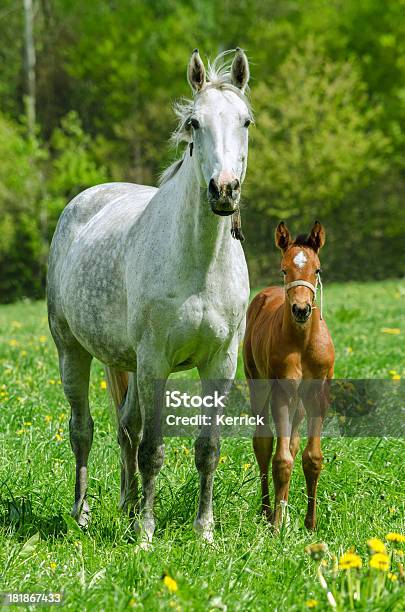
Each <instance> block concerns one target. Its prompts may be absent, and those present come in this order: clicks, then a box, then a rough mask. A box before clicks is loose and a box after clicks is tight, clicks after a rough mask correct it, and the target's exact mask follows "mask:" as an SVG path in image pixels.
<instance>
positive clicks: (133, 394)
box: [118, 373, 142, 515]
mask: <svg viewBox="0 0 405 612" xmlns="http://www.w3.org/2000/svg"><path fill="white" fill-rule="evenodd" d="M118 418H119V424H118V442H119V445H120V447H121V498H120V508H121V509H122V510H124V511H125V512H128V514H130V515H133V514H134V512H135V511H136V510H137V508H138V503H139V500H138V476H137V471H138V447H139V443H140V440H141V430H142V417H141V412H140V408H139V400H138V387H137V381H136V375H135V374H133V373H131V374H130V375H129V384H128V391H127V394H126V396H125V398H124V401H123V404H122V406H121V407H120V409H119V417H118Z"/></svg>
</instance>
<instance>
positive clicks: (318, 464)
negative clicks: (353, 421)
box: [302, 393, 326, 529]
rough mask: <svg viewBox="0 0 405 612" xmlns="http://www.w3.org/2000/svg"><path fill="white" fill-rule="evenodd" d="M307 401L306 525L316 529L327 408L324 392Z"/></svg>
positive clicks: (304, 466) (304, 468)
mask: <svg viewBox="0 0 405 612" xmlns="http://www.w3.org/2000/svg"><path fill="white" fill-rule="evenodd" d="M311 395H312V397H310V398H309V399H307V400H306V401H305V409H306V412H307V418H308V443H307V445H306V447H305V449H304V452H303V453H302V467H303V470H304V474H305V480H306V484H307V495H308V509H307V515H306V517H305V526H306V527H307V528H308V529H315V525H316V492H317V487H318V481H319V476H320V473H321V470H322V461H323V455H322V450H321V432H322V424H323V419H324V413H325V412H324V411H325V409H326V404H325V399H326V398H324V397H323V394H322V393H321V394H319V393H315V394H311Z"/></svg>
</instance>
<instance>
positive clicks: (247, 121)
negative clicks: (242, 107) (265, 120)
mask: <svg viewBox="0 0 405 612" xmlns="http://www.w3.org/2000/svg"><path fill="white" fill-rule="evenodd" d="M251 123H252V122H251V120H250V119H246V121H245V123H244V124H243V127H245V128H248V127H249V125H250V124H251Z"/></svg>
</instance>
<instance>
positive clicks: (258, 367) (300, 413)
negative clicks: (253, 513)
mask: <svg viewBox="0 0 405 612" xmlns="http://www.w3.org/2000/svg"><path fill="white" fill-rule="evenodd" d="M324 243H325V232H324V229H323V227H322V225H321V224H320V223H318V222H315V224H314V226H313V228H312V230H311V232H310V234H309V235H308V236H298V238H297V239H296V240H295V241H293V240H292V239H291V236H290V233H289V231H288V229H287V227H286V225H285V224H284V223H283V222H281V223H279V225H278V226H277V229H276V245H277V247H278V248H279V249H280V250H281V251H282V261H281V270H282V273H283V274H284V282H285V286H284V288H282V287H268V288H267V289H263V291H261V292H260V293H259V294H258V295H257V296H256V297H255V298H254V300H253V301H252V303H251V304H250V307H249V310H248V313H247V329H246V334H245V341H244V347H243V356H244V363H245V374H246V378H247V379H248V384H249V391H250V401H251V408H252V412H253V414H254V415H255V416H256V415H260V416H263V417H264V419H263V420H264V423H265V424H264V425H258V427H257V428H256V431H255V434H254V437H253V448H254V451H255V455H256V459H257V462H258V464H259V469H260V478H261V486H262V511H263V513H264V514H265V516H266V517H267V519H268V520H269V521H271V522H272V523H273V524H274V526H275V527H278V526H279V524H280V521H281V519H282V509H283V505H284V506H285V505H286V504H287V501H288V491H289V485H290V478H291V472H292V468H293V463H294V459H295V456H296V454H297V452H298V449H299V444H300V437H299V432H298V428H299V425H300V423H301V421H302V419H303V418H304V414H305V412H306V413H307V417H308V443H307V445H306V447H305V450H304V452H303V455H302V465H303V469H304V474H305V479H306V483H307V493H308V510H307V515H306V519H305V525H306V526H307V527H308V528H309V529H314V528H315V520H316V518H315V512H316V489H317V485H318V480H319V475H320V472H321V466H322V452H321V440H320V435H321V430H322V422H323V418H324V414H325V411H326V407H327V403H328V380H329V379H331V378H332V376H333V367H334V348H333V343H332V339H331V337H330V334H329V331H328V328H327V326H326V323H325V321H324V320H323V318H322V285H321V282H320V262H319V258H318V253H319V250H320V249H321V248H322V246H323V245H324ZM318 285H319V286H320V288H321V309H318V307H317V306H316V305H315V304H314V302H315V299H316V294H317V287H318ZM281 379H283V380H281ZM303 380H304V381H305V382H304V383H303V382H302V381H303ZM270 394H271V411H272V416H273V420H274V422H275V427H276V433H277V447H276V452H275V454H274V457H273V461H272V472H273V482H274V491H275V501H274V511H273V512H271V510H270V498H269V483H268V470H269V463H270V459H271V456H272V451H273V433H272V431H271V428H270V425H269V414H268V413H269V410H268V405H269V398H270Z"/></svg>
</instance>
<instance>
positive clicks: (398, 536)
mask: <svg viewBox="0 0 405 612" xmlns="http://www.w3.org/2000/svg"><path fill="white" fill-rule="evenodd" d="M385 539H386V540H388V541H389V542H405V535H402V533H395V532H390V533H387V535H386V536H385Z"/></svg>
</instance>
